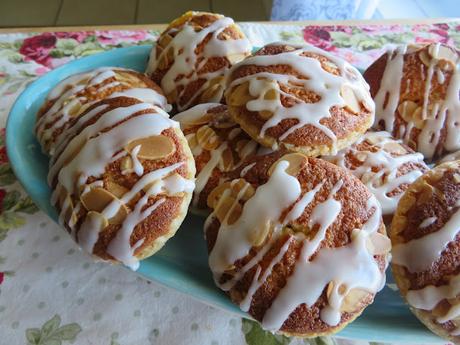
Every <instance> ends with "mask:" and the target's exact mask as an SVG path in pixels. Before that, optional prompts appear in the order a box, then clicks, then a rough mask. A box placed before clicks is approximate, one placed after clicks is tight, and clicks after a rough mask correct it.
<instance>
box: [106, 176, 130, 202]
mask: <svg viewBox="0 0 460 345" xmlns="http://www.w3.org/2000/svg"><path fill="white" fill-rule="evenodd" d="M106 188H107V190H108V191H109V192H110V193H112V194H113V195H115V196H116V197H117V198H121V197H122V196H123V195H125V194H126V193H127V192H128V191H129V189H128V188H126V187H123V186H122V185H120V184H118V183H116V182H114V181H112V180H108V181H107V183H106Z"/></svg>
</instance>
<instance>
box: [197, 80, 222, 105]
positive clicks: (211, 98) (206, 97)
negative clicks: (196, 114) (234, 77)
mask: <svg viewBox="0 0 460 345" xmlns="http://www.w3.org/2000/svg"><path fill="white" fill-rule="evenodd" d="M223 93H224V86H223V85H222V84H214V85H212V86H210V87H208V88H207V89H206V90H204V92H203V93H202V94H201V96H200V102H201V103H206V102H218V101H220V99H221V98H222V94H223Z"/></svg>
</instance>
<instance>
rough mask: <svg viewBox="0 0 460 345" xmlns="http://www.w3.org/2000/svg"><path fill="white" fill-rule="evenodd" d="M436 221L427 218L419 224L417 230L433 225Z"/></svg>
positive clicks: (434, 218)
mask: <svg viewBox="0 0 460 345" xmlns="http://www.w3.org/2000/svg"><path fill="white" fill-rule="evenodd" d="M436 220H438V217H428V218H426V219H424V220H423V222H421V223H420V225H419V228H420V229H423V228H427V227H429V226H430V225H431V224H434V223H435V222H436Z"/></svg>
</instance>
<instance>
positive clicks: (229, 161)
mask: <svg viewBox="0 0 460 345" xmlns="http://www.w3.org/2000/svg"><path fill="white" fill-rule="evenodd" d="M234 166H235V164H234V161H233V154H232V150H231V149H229V148H227V149H225V150H224V152H222V159H221V160H220V164H219V168H220V170H221V171H222V172H229V171H232V170H233V168H234Z"/></svg>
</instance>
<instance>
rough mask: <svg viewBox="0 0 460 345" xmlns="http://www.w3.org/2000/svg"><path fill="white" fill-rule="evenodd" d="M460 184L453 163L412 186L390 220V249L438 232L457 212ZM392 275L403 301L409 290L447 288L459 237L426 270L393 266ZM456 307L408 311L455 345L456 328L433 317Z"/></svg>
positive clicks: (459, 165) (456, 267)
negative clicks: (429, 287) (454, 332)
mask: <svg viewBox="0 0 460 345" xmlns="http://www.w3.org/2000/svg"><path fill="white" fill-rule="evenodd" d="M459 182H460V161H454V162H448V163H444V164H441V165H439V166H438V167H436V168H435V169H433V170H431V171H429V172H427V173H425V175H423V176H422V177H420V178H419V179H418V180H417V181H416V182H415V183H413V184H412V185H411V186H410V187H409V188H408V189H407V190H406V192H405V194H404V195H403V197H402V198H401V200H400V202H399V204H398V209H397V211H396V213H395V216H394V218H393V222H392V225H391V232H390V238H391V241H392V244H393V246H395V245H400V244H404V243H407V242H409V241H411V240H415V239H420V238H423V237H425V236H427V235H429V234H434V233H436V232H438V231H440V230H441V229H442V228H443V227H444V226H445V224H446V223H447V222H448V221H449V219H450V218H451V217H452V215H453V214H454V213H455V212H457V211H458V207H459V206H458V205H457V200H459V199H460V184H459ZM430 217H435V221H434V222H433V223H431V224H430V225H428V226H425V227H420V225H421V223H422V222H423V221H424V220H426V219H428V218H430ZM420 254H421V255H423V254H424V253H420ZM392 271H393V276H394V278H395V281H396V283H397V285H398V287H399V289H400V292H401V294H402V295H403V297H406V295H407V293H408V291H409V290H420V289H423V288H425V287H427V286H430V285H432V286H436V287H438V286H442V285H446V284H448V283H449V280H450V279H451V278H452V277H454V276H456V275H458V274H459V273H460V241H459V240H458V235H457V237H456V239H455V240H454V241H451V242H449V244H448V245H447V247H446V248H445V249H444V250H443V251H442V254H441V255H440V257H439V258H438V259H437V260H436V261H435V262H433V263H432V264H431V266H430V267H429V268H427V269H425V270H423V271H420V272H410V271H409V270H408V269H407V267H405V266H403V265H400V264H396V263H393V264H392ZM457 303H458V301H457V299H453V300H447V299H443V300H441V301H440V302H439V303H438V304H437V305H436V307H435V308H434V309H433V310H431V311H430V310H422V309H418V308H414V307H411V310H412V311H413V312H414V313H415V315H416V316H417V317H418V318H419V319H420V320H421V321H422V322H423V323H424V324H425V325H426V326H427V327H428V328H430V329H431V330H432V331H433V332H435V333H436V334H438V335H440V336H443V337H445V338H447V339H450V340H453V341H456V342H458V341H459V339H458V337H456V338H452V336H451V335H449V334H450V332H452V331H453V330H454V329H455V328H456V327H457V326H456V325H455V324H454V323H453V322H452V321H448V322H445V323H440V322H438V321H437V320H436V317H439V316H443V315H444V314H445V313H446V312H447V310H448V309H449V308H450V307H451V304H452V305H455V304H457Z"/></svg>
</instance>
